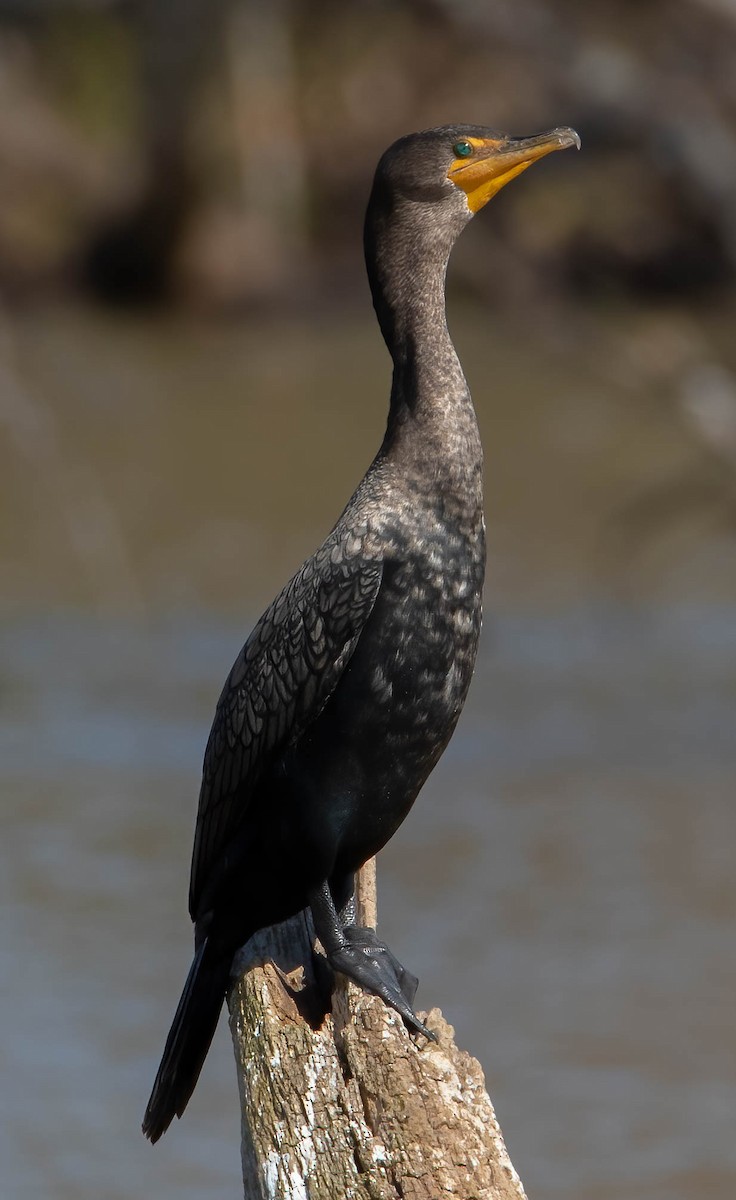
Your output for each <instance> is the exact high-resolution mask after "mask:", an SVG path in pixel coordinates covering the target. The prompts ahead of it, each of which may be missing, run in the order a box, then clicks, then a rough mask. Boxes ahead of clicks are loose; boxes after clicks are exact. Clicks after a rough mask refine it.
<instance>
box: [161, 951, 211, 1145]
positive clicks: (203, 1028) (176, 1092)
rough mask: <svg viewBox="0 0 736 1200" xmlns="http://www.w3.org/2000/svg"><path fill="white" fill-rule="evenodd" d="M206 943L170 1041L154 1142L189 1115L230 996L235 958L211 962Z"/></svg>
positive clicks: (191, 973) (189, 979)
mask: <svg viewBox="0 0 736 1200" xmlns="http://www.w3.org/2000/svg"><path fill="white" fill-rule="evenodd" d="M210 957H211V956H210V955H208V953H207V941H206V940H205V941H204V942H203V943H202V945H201V946H200V947H199V949H198V950H197V953H196V954H195V956H194V962H193V963H192V965H191V967H190V969H189V974H188V976H187V981H186V983H185V984H184V991H183V992H182V994H181V999H180V1001H179V1006H178V1008H177V1010H176V1015H175V1016H174V1020H173V1022H172V1024H171V1029H170V1030H169V1036H168V1037H167V1039H166V1046H165V1047H164V1053H163V1057H162V1059H161V1065H160V1067H159V1069H158V1074H157V1075H156V1081H155V1083H154V1085H153V1091H152V1092H151V1098H150V1100H149V1101H148V1107H147V1108H146V1115H145V1117H144V1118H143V1132H144V1133H145V1135H146V1137H147V1138H150V1140H151V1141H152V1142H157V1141H158V1139H159V1138H160V1137H161V1135H162V1134H164V1133H166V1130H167V1129H168V1128H169V1125H170V1124H171V1122H172V1121H173V1119H174V1117H175V1116H177V1117H180V1116H181V1114H182V1113H183V1112H184V1109H185V1108H186V1106H187V1104H188V1103H189V1100H190V1097H191V1095H192V1092H193V1091H194V1088H195V1086H196V1083H197V1080H198V1079H199V1073H200V1071H201V1070H202V1065H203V1063H204V1060H205V1058H206V1057H207V1051H208V1050H209V1048H210V1044H211V1042H212V1039H213V1037H214V1036H215V1029H216V1028H217V1021H218V1018H219V1016H220V1010H221V1009H222V1005H223V1003H224V1000H225V995H226V993H227V985H228V978H229V975H230V960H229V959H227V958H226V959H222V958H219V959H217V960H215V961H214V962H212V961H210Z"/></svg>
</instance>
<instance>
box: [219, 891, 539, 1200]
mask: <svg viewBox="0 0 736 1200" xmlns="http://www.w3.org/2000/svg"><path fill="white" fill-rule="evenodd" d="M374 897H375V889H374V888H373V889H372V888H371V884H370V877H369V878H368V880H365V879H364V880H363V881H362V884H361V886H360V890H359V899H361V901H362V904H363V906H364V907H363V912H364V913H365V916H363V915H361V916H360V918H359V919H360V920H361V921H363V922H364V921H365V919H366V916H370V908H369V906H370V905H371V904H373V906H374V905H375V900H374ZM366 909H367V910H368V911H366ZM374 911H375V908H374ZM312 937H313V935H312V930H311V928H310V925H309V922H308V919H307V918H306V917H304V916H299V917H295V918H293V919H292V920H291V921H286V922H284V924H283V925H279V926H275V927H273V928H272V929H269V930H264V931H263V932H262V933H260V934H258V935H257V936H256V937H255V938H253V939H251V941H250V942H249V943H248V945H247V946H246V947H245V948H244V950H243V952H242V953H241V956H240V957H239V960H238V962H237V964H236V975H237V982H236V983H235V985H234V987H233V990H232V993H231V996H230V1001H229V1004H230V1026H231V1030H232V1035H233V1042H234V1046H235V1055H236V1060H237V1068H238V1080H239V1086H240V1098H241V1107H242V1115H243V1181H244V1188H245V1200H440V1198H441V1197H442V1196H453V1197H456V1198H457V1200H525V1194H524V1189H523V1187H522V1184H521V1181H520V1179H519V1177H518V1175H517V1174H516V1171H515V1170H514V1168H513V1166H512V1164H511V1161H510V1159H509V1156H508V1154H507V1151H506V1147H505V1145H504V1142H503V1137H502V1135H501V1130H500V1128H499V1125H498V1122H497V1121H496V1117H495V1113H494V1111H493V1106H492V1104H491V1101H490V1099H489V1097H488V1095H487V1093H486V1090H485V1083H484V1079H483V1072H482V1070H481V1067H480V1065H479V1063H477V1062H476V1061H475V1059H473V1058H471V1057H470V1055H469V1054H466V1053H465V1052H464V1051H462V1050H458V1048H457V1047H456V1045H455V1043H454V1031H453V1029H452V1026H450V1025H448V1024H447V1022H446V1021H445V1020H444V1019H443V1017H442V1014H441V1012H440V1011H439V1009H432V1011H431V1012H430V1013H429V1015H428V1016H427V1017H426V1018H425V1017H424V1016H422V1020H425V1019H426V1023H427V1025H428V1027H429V1028H430V1029H432V1030H433V1031H434V1032H435V1033H436V1034H437V1036H438V1039H439V1042H438V1044H437V1045H433V1044H431V1043H427V1042H426V1040H425V1039H424V1038H422V1037H421V1036H418V1037H414V1036H412V1035H410V1034H409V1033H407V1031H406V1029H405V1028H404V1025H403V1022H402V1021H401V1019H400V1018H399V1017H398V1016H397V1015H396V1014H395V1013H393V1012H391V1011H390V1010H389V1009H388V1008H387V1007H386V1005H385V1004H384V1003H383V1002H382V1001H381V1000H379V999H377V998H376V997H373V996H367V995H366V994H365V993H363V992H362V991H360V990H359V989H358V988H356V987H354V986H353V985H352V984H347V983H346V982H343V981H342V980H338V981H337V983H336V985H335V987H334V990H333V993H332V997H331V1005H330V988H331V984H332V976H331V973H330V971H329V968H328V967H327V965H326V963H324V964H323V965H321V964H320V960H319V959H316V960H315V958H314V956H313V955H312V953H311V945H312Z"/></svg>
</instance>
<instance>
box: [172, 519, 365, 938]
mask: <svg viewBox="0 0 736 1200" xmlns="http://www.w3.org/2000/svg"><path fill="white" fill-rule="evenodd" d="M381 574H382V566H381V563H380V562H375V561H370V560H366V559H364V558H361V557H354V558H349V557H347V556H346V555H345V553H344V550H343V548H342V547H340V546H339V545H338V544H334V545H332V546H331V545H330V543H329V542H328V543H326V544H325V545H324V546H323V547H322V548H321V549H320V550H319V551H318V552H317V553H316V554H315V555H314V556H313V557H312V558H310V559H308V560H307V562H306V563H305V564H304V566H303V567H302V568H301V570H300V571H299V572H298V573H297V574H296V575H295V576H294V578H293V579H292V580H291V581H290V582H289V583H288V584H287V585H286V587H285V588H284V590H283V591H282V592H281V593H280V595H278V596H277V597H276V599H275V600H274V602H273V603H272V604H271V606H270V608H268V609H267V610H266V612H265V613H264V614H263V616H262V617H261V619H260V621H259V622H258V624H257V625H256V626H255V628H254V630H253V632H252V633H251V635H250V637H249V638H248V641H247V642H246V644H245V646H244V647H243V649H242V650H241V652H240V654H239V655H238V657H237V659H236V661H235V664H234V665H233V668H232V670H231V672H230V674H229V676H228V678H227V681H226V683H225V687H224V688H223V691H222V695H221V696H220V699H219V701H218V704H217V711H216V713H215V719H214V722H213V725H212V730H211V732H210V736H209V741H208V743H207V749H206V751H205V756H204V767H203V773H202V788H201V791H200V796H199V810H198V812H197V826H196V830H195V835H194V851H193V855H192V875H191V884H190V890H189V908H190V912H191V914H192V918H193V919H194V918H195V917H196V915H197V910H198V907H199V903H200V900H201V898H202V894H203V891H204V890H205V889H206V887H207V883H208V879H209V875H210V872H211V870H212V868H213V866H214V864H215V863H216V862H217V860H218V859H219V857H220V855H221V853H222V852H223V850H224V848H225V846H226V844H227V842H228V841H229V840H230V838H231V837H232V836H233V834H234V832H235V830H236V829H237V828H238V826H239V825H240V823H241V821H242V820H243V818H244V816H245V813H246V810H247V807H248V801H249V799H250V796H251V794H252V791H253V788H254V786H255V784H256V783H257V781H258V779H259V778H260V776H261V774H262V772H263V770H264V768H265V767H267V765H268V764H269V762H270V761H272V759H273V756H274V755H275V754H276V753H278V752H279V751H280V750H282V749H283V748H284V747H285V746H286V745H288V743H289V742H291V741H293V740H294V739H295V738H297V737H298V736H299V735H300V734H301V733H302V732H303V730H304V729H305V728H306V727H307V725H309V724H310V722H312V721H313V720H314V719H315V717H317V716H318V715H319V713H320V712H321V710H322V708H323V707H324V705H325V704H326V702H327V700H328V699H329V697H330V695H331V694H332V692H333V690H334V688H335V686H336V685H337V682H338V680H339V678H340V676H341V674H342V672H343V670H344V668H345V666H346V664H347V662H348V661H349V659H350V657H351V655H352V653H353V650H354V648H355V645H356V643H357V641H358V638H359V637H360V634H361V632H362V630H363V627H364V625H365V622H366V621H367V619H368V617H369V616H370V614H371V611H372V609H373V605H374V604H375V601H376V597H377V595H378V591H379V588H380V585H381Z"/></svg>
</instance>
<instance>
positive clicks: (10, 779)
mask: <svg viewBox="0 0 736 1200" xmlns="http://www.w3.org/2000/svg"><path fill="white" fill-rule="evenodd" d="M451 315H452V320H451V324H452V328H453V331H454V333H455V335H456V340H457V343H458V346H459V349H460V352H461V356H462V359H463V362H464V365H465V367H466V373H467V375H468V377H469V380H470V382H471V386H472V389H473V393H474V397H475V400H476V403H477V407H478V410H479V417H480V421H481V425H482V431H483V436H484V442H485V446H486V459H487V485H488V487H487V490H488V524H489V534H490V548H491V554H490V563H489V573H488V580H487V591H486V619H485V626H484V638H483V646H482V651H481V656H480V661H479V664H478V669H477V672H476V677H475V681H474V684H473V688H472V692H471V696H470V699H469V701H468V705H467V708H466V712H465V714H464V716H463V719H462V721H461V724H460V727H459V729H458V732H457V735H456V737H455V739H454V740H453V742H452V744H451V746H450V748H449V750H448V752H447V753H446V755H445V757H444V759H443V761H442V763H441V765H440V767H439V768H438V769H437V770H436V771H435V773H434V775H433V776H432V778H431V779H430V781H429V783H428V784H427V786H426V787H425V789H424V792H423V794H422V796H421V797H420V800H419V801H418V803H417V805H416V807H415V809H414V811H413V812H412V814H411V816H410V818H409V819H408V821H407V822H406V824H405V826H404V827H403V828H402V830H401V831H400V833H399V834H398V835H397V837H396V838H395V839H394V841H393V842H392V843H391V844H390V846H389V847H388V848H387V849H386V850H385V852H384V853H383V854H382V855H381V858H380V863H379V915H380V923H381V930H382V933H383V934H384V935H385V936H386V938H387V940H388V941H389V942H390V943H391V945H392V946H393V947H394V948H395V950H396V952H397V953H398V954H399V955H400V957H401V958H402V959H403V960H404V961H406V962H407V964H408V965H410V967H411V968H412V969H413V970H415V971H416V972H417V974H418V975H419V976H420V981H421V983H420V992H419V997H418V1000H419V1004H420V1006H431V1005H439V1006H441V1008H442V1009H443V1011H444V1013H445V1015H446V1016H447V1018H448V1019H449V1020H450V1021H452V1022H453V1023H454V1024H455V1026H456V1028H457V1034H458V1040H459V1042H460V1044H461V1045H463V1046H464V1047H466V1048H467V1049H469V1050H470V1051H471V1052H472V1053H473V1054H474V1055H476V1056H477V1057H478V1058H479V1059H480V1060H481V1062H482V1063H483V1065H484V1068H485V1070H486V1075H487V1080H488V1085H489V1089H490V1092H491V1095H492V1097H493V1099H494V1102H495V1104H496V1106H497V1111H498V1114H499V1117H500V1120H501V1123H502V1125H503V1128H504V1131H505V1134H506V1137H507V1140H508V1144H509V1147H510V1151H511V1154H512V1157H513V1159H514V1162H515V1164H516V1166H517V1167H518V1169H519V1171H520V1174H521V1176H522V1178H523V1179H524V1181H525V1184H526V1187H527V1190H528V1192H529V1195H530V1196H532V1197H535V1198H536V1200H562V1198H563V1197H564V1198H565V1200H613V1198H614V1197H622V1196H625V1197H627V1200H693V1198H694V1197H697V1200H731V1198H732V1197H733V1196H734V1194H736V1141H735V1140H734V1137H733V1121H734V1114H735V1113H736V1017H735V1015H734V993H735V992H736V932H735V929H734V916H735V915H736V873H735V872H734V852H733V851H734V844H735V840H736V838H735V835H736V812H735V807H734V776H735V770H736V739H735V738H734V730H735V722H736V621H735V620H734V607H733V605H734V597H735V595H736V586H735V585H736V570H735V567H734V522H733V513H734V509H733V499H734V487H733V464H732V462H731V459H730V457H729V450H728V447H729V443H728V438H727V437H726V438H725V440H724V437H719V438H718V439H715V440H714V439H713V438H712V437H710V435H709V430H711V431H712V428H713V421H714V420H716V424H717V422H718V420H720V425H719V426H718V428H719V429H720V430H721V432H723V429H724V428H725V429H726V432H727V430H728V420H729V419H730V418H729V413H731V412H732V410H731V408H730V407H729V405H731V404H732V403H733V395H734V392H733V388H732V384H731V379H732V376H731V375H730V374H729V371H730V370H733V368H734V366H736V357H734V352H733V347H732V346H731V345H730V328H731V319H730V317H729V314H727V313H724V312H722V311H716V310H714V311H713V312H706V313H705V314H701V316H700V317H697V318H696V317H694V316H693V315H692V314H689V315H688V314H687V313H680V312H678V311H676V310H674V309H672V308H669V309H666V310H662V311H655V310H647V311H644V310H641V311H637V312H635V313H632V312H631V311H627V312H626V313H616V312H611V311H608V312H605V313H591V312H581V311H580V310H573V309H571V310H570V311H568V312H565V313H558V314H557V316H556V317H554V318H550V316H549V314H546V315H545V316H544V318H543V319H542V317H541V316H540V315H539V314H537V315H535V314H534V312H532V313H531V315H530V316H529V317H528V319H527V320H526V321H525V322H523V323H521V324H519V323H518V322H517V321H512V322H506V323H504V320H503V319H502V318H500V317H499V316H498V315H496V316H494V317H491V316H489V315H488V313H485V312H482V311H480V310H478V309H474V308H468V307H464V306H463V304H462V303H461V302H460V301H459V300H457V299H455V300H453V303H452V306H451ZM2 339H3V340H2V356H1V358H2V362H3V379H2V384H3V386H2V388H0V396H1V397H2V411H1V412H0V418H1V419H2V424H3V442H2V446H3V449H2V451H1V452H0V455H1V457H0V481H1V482H0V487H1V488H2V509H1V511H0V535H1V536H2V541H3V564H4V567H3V571H4V586H3V621H2V625H1V626H0V704H1V705H2V724H1V725H0V777H1V784H2V796H3V800H2V806H3V814H4V815H3V838H2V845H1V849H0V855H1V856H2V861H1V862H0V880H1V886H2V901H3V932H2V940H1V941H0V960H1V961H0V969H1V972H2V980H3V1000H2V1028H3V1039H2V1051H1V1056H2V1082H1V1083H0V1106H1V1109H2V1122H1V1125H0V1163H2V1167H1V1168H0V1171H1V1173H2V1195H3V1197H8V1198H12V1200H26V1198H28V1200H30V1197H34V1198H36V1197H39V1196H53V1197H55V1198H56V1197H58V1198H60V1200H66V1198H67V1197H68V1198H69V1200H72V1198H73V1200H99V1198H100V1197H106V1198H110V1200H118V1198H120V1200H123V1198H126V1200H127V1198H130V1197H133V1196H140V1195H150V1196H156V1197H157V1198H158V1200H168V1198H172V1200H173V1197H177V1200H180V1198H183V1197H187V1198H190V1197H191V1198H192V1200H193V1198H194V1197H201V1196H214V1195H217V1196H232V1197H235V1196H237V1195H239V1194H240V1184H239V1152H238V1147H239V1131H238V1102H237V1090H236V1083H235V1076H234V1070H233V1065H232V1059H231V1052H230V1048H229V1038H228V1033H227V1030H226V1029H225V1028H224V1027H223V1028H221V1029H220V1031H219V1033H218V1037H217V1039H216V1043H215V1046H214V1048H213V1050H212V1052H211V1054H210V1057H209V1059H208V1061H207V1064H206V1067H205V1070H204V1073H203V1077H202V1079H201V1082H200V1084H199V1086H198V1088H197V1091H196V1094H195V1096H194V1099H193V1100H192V1103H191V1105H190V1108H189V1110H188V1111H187V1113H186V1117H185V1120H184V1121H183V1122H182V1123H180V1124H179V1123H177V1124H176V1126H175V1127H174V1128H173V1129H172V1130H171V1131H170V1133H169V1134H168V1135H167V1137H166V1138H165V1139H164V1140H163V1142H162V1143H161V1144H160V1145H159V1146H157V1147H156V1148H155V1149H152V1148H151V1147H150V1146H149V1145H148V1144H147V1143H145V1142H144V1140H143V1138H142V1137H141V1135H140V1132H139V1127H140V1119H141V1115H142V1111H143V1107H144V1104H145V1100H146V1097H147V1095H148V1091H149V1088H150V1084H151V1080H152V1076H153V1073H154V1071H155V1068H156V1064H157V1062H158V1057H159V1054H160V1051H161V1048H162V1043H163V1038H164V1036H165V1033H166V1030H167V1028H168V1024H169V1021H170V1018H171V1015H172V1013H173V1009H174V1006H175V1003H176V999H177V997H178V993H179V988H180V985H181V982H182V980H183V976H184V973H185V971H186V969H187V966H188V962H189V956H190V928H189V923H188V919H187V916H186V894H187V882H188V881H187V875H188V865H189V853H190V844H191V833H192V825H193V816H194V809H195V805H196V795H197V789H198V772H199V766H200V762H201V755H202V750H203V746H204V743H205V740H206V736H207V731H208V728H209V722H210V719H211V715H212V710H213V706H214V702H215V700H216V697H217V694H218V691H219V688H220V686H221V683H222V679H223V677H224V675H225V673H226V671H227V669H228V668H229V665H230V662H231V660H232V658H233V657H234V655H235V653H236V652H237V650H238V648H239V646H240V644H241V642H242V640H243V638H244V636H245V634H246V633H247V631H248V629H249V627H250V625H251V624H252V622H253V620H254V619H255V618H256V617H257V615H258V614H259V612H260V611H261V609H262V607H263V606H264V604H265V603H266V602H267V601H268V600H269V599H270V598H271V596H272V594H273V592H274V591H275V589H276V588H277V587H278V586H280V585H281V583H283V581H284V580H285V579H286V577H287V576H288V574H289V573H290V572H291V571H292V570H293V569H294V568H295V567H296V566H297V565H298V563H299V562H300V561H301V559H302V558H303V557H304V555H306V554H307V553H309V552H310V550H311V549H312V548H313V547H314V545H315V544H316V543H317V542H318V541H319V540H320V538H321V537H322V536H323V535H324V533H325V531H326V530H327V528H329V526H330V524H331V522H332V521H333V520H334V518H335V516H336V515H337V513H338V511H339V509H340V507H341V505H342V503H343V502H344V500H345V498H346V497H347V495H348V494H349V491H350V490H351V488H352V486H353V485H354V483H355V482H356V481H357V479H358V478H359V477H360V475H361V473H362V471H363V470H364V468H365V466H366V465H367V462H368V461H369V459H370V457H371V455H372V452H373V450H374V448H375V446H376V445H377V443H378V440H379V438H380V436H381V432H382V427H383V421H384V418H385V397H386V396H387V393H388V362H387V358H386V356H385V352H384V350H383V348H382V346H381V345H380V341H379V339H378V336H377V334H376V333H375V332H374V329H373V328H372V325H371V320H370V316H369V310H368V305H367V302H364V303H363V304H361V303H358V302H356V304H355V307H354V309H353V307H351V306H350V305H349V306H348V307H347V309H346V311H345V312H344V313H343V314H342V315H337V314H336V313H335V312H334V311H332V312H327V311H326V312H324V313H319V312H318V313H316V314H314V315H313V316H311V317H309V318H307V317H297V316H294V317H293V318H291V319H289V320H287V321H282V322H280V323H278V324H277V323H273V322H268V321H263V320H261V321H256V320H252V319H251V320H245V319H238V320H232V321H231V322H226V323H222V322H217V323H210V322H207V321H205V320H196V319H194V318H191V317H185V316H179V317H161V318H159V319H157V320H154V321H152V320H150V319H149V320H145V321H138V320H134V319H122V318H118V319H115V320H113V319H112V318H108V317H102V316H100V315H99V313H98V312H96V311H93V310H85V309H84V308H82V307H80V306H78V305H74V304H72V305H70V304H68V303H67V304H63V305H62V304H46V305H45V306H41V305H38V306H35V307H28V308H26V309H25V311H20V312H18V313H16V314H15V316H13V317H12V318H10V317H6V318H5V319H4V324H3V328H2ZM732 359H733V360H734V361H732ZM714 362H715V363H716V364H717V365H716V366H714V365H713V363H714ZM673 364H674V366H673ZM674 367H676V370H675V369H674ZM688 389H689V390H688ZM693 397H695V399H693ZM713 414H715V417H714V416H713ZM718 414H720V417H719V416H718ZM709 422H710V423H709ZM724 423H725V424H724Z"/></svg>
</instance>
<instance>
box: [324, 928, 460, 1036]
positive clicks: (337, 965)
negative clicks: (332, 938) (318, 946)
mask: <svg viewBox="0 0 736 1200" xmlns="http://www.w3.org/2000/svg"><path fill="white" fill-rule="evenodd" d="M343 935H344V938H345V945H344V946H341V947H337V948H335V949H333V950H332V951H331V953H329V954H328V956H327V959H328V962H329V964H330V966H331V967H332V969H333V970H334V971H340V972H341V974H343V975H347V977H348V979H352V980H353V982H354V983H357V984H359V985H360V986H361V987H363V988H365V990H366V991H368V992H373V994H374V995H376V996H380V997H381V999H382V1000H384V1001H385V1002H386V1004H388V1005H389V1006H390V1007H391V1008H393V1009H395V1011H396V1012H397V1013H399V1015H400V1016H401V1017H403V1019H404V1022H405V1024H406V1025H407V1026H408V1027H409V1028H410V1029H415V1030H416V1031H417V1032H418V1033H422V1034H424V1036H425V1037H426V1038H429V1040H430V1041H432V1042H436V1041H437V1038H436V1036H435V1034H433V1033H432V1031H431V1029H428V1028H427V1026H426V1025H423V1024H422V1022H421V1021H420V1020H419V1017H418V1016H417V1015H416V1013H415V1012H414V1009H413V1007H412V1005H413V1002H414V996H415V994H416V990H417V986H418V983H419V981H418V979H417V977H416V975H412V974H411V972H410V971H407V970H406V968H405V967H403V966H402V965H401V963H400V962H399V960H398V959H397V958H396V956H395V955H394V954H392V953H391V951H390V950H389V948H388V946H387V945H386V944H385V943H384V942H382V941H380V940H379V938H378V937H377V935H376V931H375V929H368V928H362V927H360V926H356V925H347V926H346V927H345V929H344V930H343Z"/></svg>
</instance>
